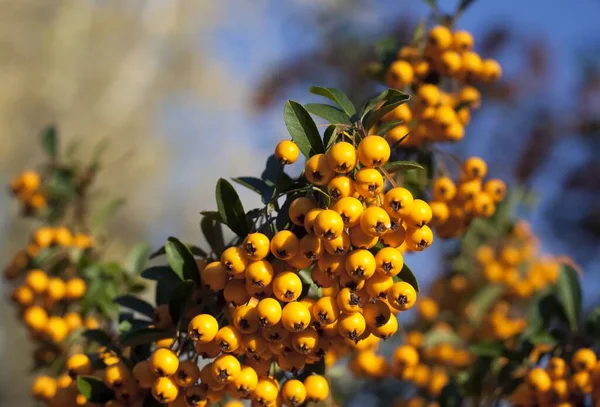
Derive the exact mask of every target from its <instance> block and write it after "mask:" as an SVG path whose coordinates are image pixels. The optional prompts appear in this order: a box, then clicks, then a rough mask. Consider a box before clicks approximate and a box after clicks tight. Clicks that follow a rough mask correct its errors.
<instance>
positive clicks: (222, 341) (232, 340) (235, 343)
mask: <svg viewBox="0 0 600 407" xmlns="http://www.w3.org/2000/svg"><path fill="white" fill-rule="evenodd" d="M215 341H216V342H217V343H218V344H219V348H220V349H221V351H222V352H224V353H232V352H235V351H236V350H237V348H238V347H239V346H240V343H241V342H242V334H241V333H240V332H239V331H238V330H237V329H235V327H234V326H233V325H225V326H224V327H222V328H221V329H219V331H218V332H217V335H215Z"/></svg>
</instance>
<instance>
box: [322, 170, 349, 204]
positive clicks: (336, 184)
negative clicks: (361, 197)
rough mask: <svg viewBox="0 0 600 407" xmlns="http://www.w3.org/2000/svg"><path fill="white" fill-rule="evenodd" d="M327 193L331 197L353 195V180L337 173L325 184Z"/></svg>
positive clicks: (339, 197)
mask: <svg viewBox="0 0 600 407" xmlns="http://www.w3.org/2000/svg"><path fill="white" fill-rule="evenodd" d="M327 193H329V196H331V198H332V199H341V198H345V197H348V196H352V195H354V181H353V180H352V178H350V177H348V176H346V175H338V176H337V177H335V178H333V179H332V180H331V181H329V183H328V184H327Z"/></svg>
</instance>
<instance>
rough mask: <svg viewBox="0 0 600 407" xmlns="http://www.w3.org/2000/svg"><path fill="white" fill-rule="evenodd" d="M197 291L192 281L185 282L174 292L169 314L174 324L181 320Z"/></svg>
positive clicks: (170, 301)
mask: <svg viewBox="0 0 600 407" xmlns="http://www.w3.org/2000/svg"><path fill="white" fill-rule="evenodd" d="M195 289H196V284H195V283H194V282H193V281H192V280H184V281H182V282H181V283H179V285H177V287H175V289H174V290H173V293H172V294H171V299H170V300H169V314H171V320H173V322H174V323H177V322H178V321H179V318H181V315H182V314H183V312H184V311H185V309H186V307H187V305H188V303H189V301H190V300H191V298H192V295H193V294H194V290H195Z"/></svg>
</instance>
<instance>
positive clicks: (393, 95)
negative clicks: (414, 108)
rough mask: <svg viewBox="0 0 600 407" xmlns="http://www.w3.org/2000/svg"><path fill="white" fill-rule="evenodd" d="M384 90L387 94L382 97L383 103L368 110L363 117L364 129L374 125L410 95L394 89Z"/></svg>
mask: <svg viewBox="0 0 600 407" xmlns="http://www.w3.org/2000/svg"><path fill="white" fill-rule="evenodd" d="M386 92H387V94H386V95H385V96H384V98H383V100H385V102H384V103H383V105H382V106H381V107H380V108H379V109H377V110H374V111H371V112H369V113H368V114H367V115H366V117H365V118H364V119H363V125H364V127H365V129H366V130H369V129H370V128H371V127H373V126H375V125H376V124H377V122H379V120H381V119H382V118H383V116H385V115H386V114H388V113H389V112H391V111H392V110H394V109H395V108H397V107H398V106H400V105H401V104H404V103H406V101H408V99H410V96H408V95H407V94H405V93H402V92H400V91H398V90H396V89H388V90H387V91H386Z"/></svg>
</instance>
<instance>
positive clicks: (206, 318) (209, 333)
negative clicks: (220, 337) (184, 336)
mask: <svg viewBox="0 0 600 407" xmlns="http://www.w3.org/2000/svg"><path fill="white" fill-rule="evenodd" d="M218 331H219V323H218V322H217V320H216V319H215V317H213V316H212V315H210V314H200V315H197V316H195V317H194V318H192V320H191V321H190V323H189V325H188V335H189V337H190V339H192V340H193V341H195V342H201V343H209V342H212V341H213V339H215V336H216V335H217V332H218Z"/></svg>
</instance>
